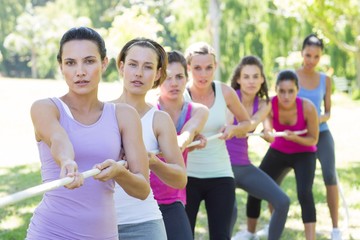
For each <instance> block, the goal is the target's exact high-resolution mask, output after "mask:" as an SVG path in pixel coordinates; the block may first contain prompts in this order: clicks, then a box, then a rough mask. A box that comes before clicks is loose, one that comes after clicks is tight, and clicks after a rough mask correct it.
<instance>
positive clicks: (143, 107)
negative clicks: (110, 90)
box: [114, 89, 151, 117]
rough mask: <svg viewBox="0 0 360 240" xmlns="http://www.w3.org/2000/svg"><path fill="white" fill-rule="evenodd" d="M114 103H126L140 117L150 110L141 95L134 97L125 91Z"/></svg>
mask: <svg viewBox="0 0 360 240" xmlns="http://www.w3.org/2000/svg"><path fill="white" fill-rule="evenodd" d="M114 102H115V103H126V104H129V105H130V106H132V107H133V108H135V109H136V111H137V112H138V113H139V115H140V116H141V117H142V116H143V115H144V114H145V113H146V112H147V111H148V110H149V108H151V107H150V106H149V105H148V104H147V103H146V102H145V96H142V95H134V94H130V93H128V92H127V91H126V90H125V89H124V90H123V93H122V94H121V96H120V97H119V98H118V99H116V100H115V101H114Z"/></svg>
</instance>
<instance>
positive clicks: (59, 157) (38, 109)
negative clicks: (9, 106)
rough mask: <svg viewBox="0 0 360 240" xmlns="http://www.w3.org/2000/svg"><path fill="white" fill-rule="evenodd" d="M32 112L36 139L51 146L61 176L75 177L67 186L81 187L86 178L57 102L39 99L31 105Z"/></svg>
mask: <svg viewBox="0 0 360 240" xmlns="http://www.w3.org/2000/svg"><path fill="white" fill-rule="evenodd" d="M30 113H31V119H32V122H33V125H34V130H35V137H36V140H37V141H43V142H45V143H46V144H47V145H48V146H49V147H50V151H51V155H52V156H53V158H54V160H55V162H56V163H57V164H58V165H59V167H60V169H61V171H60V177H61V178H62V177H65V176H67V177H74V181H73V182H71V183H70V184H67V185H65V187H66V188H69V189H73V188H77V187H80V186H81V185H82V184H83V182H84V179H83V177H82V175H81V174H80V173H79V172H78V166H77V163H76V162H75V160H74V159H75V154H74V149H73V145H72V143H71V142H70V139H69V137H68V134H67V133H66V131H65V129H64V128H63V127H62V126H61V124H60V122H59V111H58V109H57V107H56V106H55V104H54V103H53V102H52V101H51V100H50V99H43V100H38V101H36V102H35V103H33V105H32V106H31V110H30Z"/></svg>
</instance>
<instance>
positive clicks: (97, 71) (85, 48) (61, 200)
mask: <svg viewBox="0 0 360 240" xmlns="http://www.w3.org/2000/svg"><path fill="white" fill-rule="evenodd" d="M57 59H58V63H59V66H60V70H61V72H62V74H63V76H64V78H65V81H66V83H67V85H68V87H69V90H68V92H67V93H66V94H65V95H64V96H62V97H60V98H52V99H42V100H38V101H36V102H35V103H34V104H33V105H32V107H31V117H32V121H33V125H34V129H35V138H36V141H37V142H38V147H39V153H40V160H41V164H42V166H41V175H42V178H43V181H44V182H49V181H53V180H56V179H58V178H59V177H65V176H67V177H74V180H73V181H72V182H71V183H69V184H67V185H65V188H57V189H54V190H52V191H49V192H47V193H45V194H44V196H43V199H42V201H41V202H40V204H39V206H38V207H37V208H36V209H35V212H34V215H33V217H32V218H31V221H30V225H29V228H28V232H27V237H26V239H29V240H30V239H36V240H38V239H60V240H61V239H78V240H80V239H92V240H100V239H102V240H104V239H111V240H115V239H118V236H117V225H116V216H115V207H114V201H113V192H114V184H115V182H116V183H118V184H119V185H121V186H122V187H123V188H124V189H126V191H127V192H128V194H130V195H132V196H134V197H136V198H140V199H145V198H146V196H147V195H148V194H149V192H150V186H149V183H148V181H147V179H148V171H149V170H148V167H147V166H148V164H147V154H146V150H145V146H144V144H143V142H142V135H141V130H140V129H141V123H140V118H139V116H138V114H137V112H136V111H135V110H134V109H133V108H131V107H129V106H127V105H125V104H123V105H117V106H115V105H114V104H107V103H103V102H101V101H99V99H98V85H99V82H100V80H101V75H102V73H103V72H104V71H105V69H106V67H107V64H108V59H107V57H106V48H105V43H104V40H103V39H102V38H101V36H100V35H99V34H98V33H97V32H96V31H94V30H93V29H91V28H87V27H80V28H72V29H70V30H69V31H67V32H66V33H65V34H64V35H63V37H62V39H61V41H60V50H59V53H58V56H57ZM121 145H122V146H123V147H124V149H125V150H126V151H128V152H132V153H133V154H131V155H128V156H127V160H128V163H129V164H128V165H129V170H130V171H129V170H128V169H127V168H125V166H123V165H122V164H120V163H118V162H117V161H118V160H119V159H118V158H119V156H120V149H121ZM95 166H96V167H97V168H99V169H100V170H101V172H100V173H99V174H98V175H96V176H95V177H94V178H90V179H86V180H84V179H83V177H82V175H81V174H80V172H83V171H86V170H89V169H91V168H93V167H95Z"/></svg>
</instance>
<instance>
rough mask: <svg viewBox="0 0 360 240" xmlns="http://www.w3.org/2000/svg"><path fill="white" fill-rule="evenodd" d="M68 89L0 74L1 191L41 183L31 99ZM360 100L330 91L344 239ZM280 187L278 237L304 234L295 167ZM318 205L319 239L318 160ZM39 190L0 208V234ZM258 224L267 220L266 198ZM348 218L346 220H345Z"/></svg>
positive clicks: (355, 225)
mask: <svg viewBox="0 0 360 240" xmlns="http://www.w3.org/2000/svg"><path fill="white" fill-rule="evenodd" d="M120 90H121V85H120V83H101V85H100V92H99V96H100V98H101V99H102V100H110V99H113V98H115V97H116V96H118V95H119V94H120ZM65 91H66V87H65V83H64V82H63V81H51V80H30V79H28V80H9V79H1V78H0V109H2V112H3V114H2V115H1V116H2V117H1V118H0V133H1V138H0V146H1V148H0V197H3V196H5V195H7V194H10V193H14V192H17V191H20V190H23V189H26V188H28V187H32V186H35V185H38V184H40V183H41V177H40V171H39V169H40V165H39V160H38V153H37V148H36V144H35V141H34V137H33V130H32V124H31V120H30V116H29V109H30V106H31V103H32V102H33V101H34V100H36V99H39V98H44V97H52V96H61V95H62V94H63V93H64V92H65ZM358 119H360V103H356V102H353V101H350V100H349V98H348V97H347V96H346V95H343V94H335V95H334V96H333V110H332V117H331V120H330V122H329V125H330V128H331V131H332V134H333V136H334V139H335V143H336V157H337V167H338V175H339V178H340V183H341V189H342V192H343V195H344V196H345V199H346V203H347V205H348V210H349V219H347V217H346V212H345V211H344V207H343V203H344V202H343V201H342V200H341V199H340V223H339V224H340V227H341V228H342V229H343V230H344V231H345V232H344V237H345V238H344V239H360V221H357V219H358V217H357V216H359V214H360V203H359V201H358V199H359V196H360V191H359V188H360V179H359V177H358V174H359V173H360V157H359V156H360V148H359V147H358V142H357V140H358V139H359V137H358V134H359V133H360V124H359V120H358ZM249 144H250V150H251V156H252V159H253V163H254V164H255V165H258V164H259V162H260V160H261V158H262V156H263V155H264V153H265V152H266V150H267V147H268V145H267V144H266V143H265V142H264V141H262V140H261V139H260V138H256V137H253V138H251V139H250V143H249ZM282 187H283V189H284V190H285V192H286V193H287V194H288V195H289V197H290V198H291V206H290V211H289V215H288V220H287V223H286V228H285V232H284V234H283V237H282V239H284V240H285V239H286V240H289V239H304V234H303V224H302V222H301V212H300V206H299V204H298V202H297V197H296V191H295V181H294V175H293V173H290V174H289V175H288V176H287V178H286V179H285V180H284V183H283V186H282ZM313 192H314V196H315V201H316V210H317V233H318V239H329V236H330V230H331V220H330V216H329V211H328V208H327V205H326V196H325V187H324V184H323V181H322V176H321V169H320V167H319V164H317V169H316V176H315V183H314V188H313ZM236 197H237V203H238V219H237V223H236V227H235V229H234V231H238V230H239V229H244V228H245V224H246V217H245V204H246V194H245V192H244V191H242V190H237V191H236ZM40 200H41V196H39V197H34V198H31V199H27V200H24V201H22V202H19V203H17V204H14V205H10V206H7V207H5V208H3V209H1V211H0V239H3V240H18V239H24V237H25V234H26V229H27V226H28V223H29V219H30V218H31V216H32V213H33V211H34V208H35V207H36V205H37V204H38V203H39V201H40ZM262 207H263V211H262V215H261V218H260V222H259V226H258V229H260V228H262V226H263V225H264V224H266V223H268V221H269V213H268V211H267V209H266V208H267V207H266V203H265V202H263V205H262ZM347 220H348V222H347ZM196 239H197V240H200V239H204V240H206V239H208V235H207V220H206V212H205V210H204V206H202V207H201V211H200V212H199V215H198V222H197V226H196Z"/></svg>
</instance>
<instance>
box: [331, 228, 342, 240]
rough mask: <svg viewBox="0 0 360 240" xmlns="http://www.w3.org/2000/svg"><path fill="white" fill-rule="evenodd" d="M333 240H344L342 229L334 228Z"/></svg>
mask: <svg viewBox="0 0 360 240" xmlns="http://www.w3.org/2000/svg"><path fill="white" fill-rule="evenodd" d="M331 240H342V238H341V231H340V229H338V228H333V230H332V232H331Z"/></svg>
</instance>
